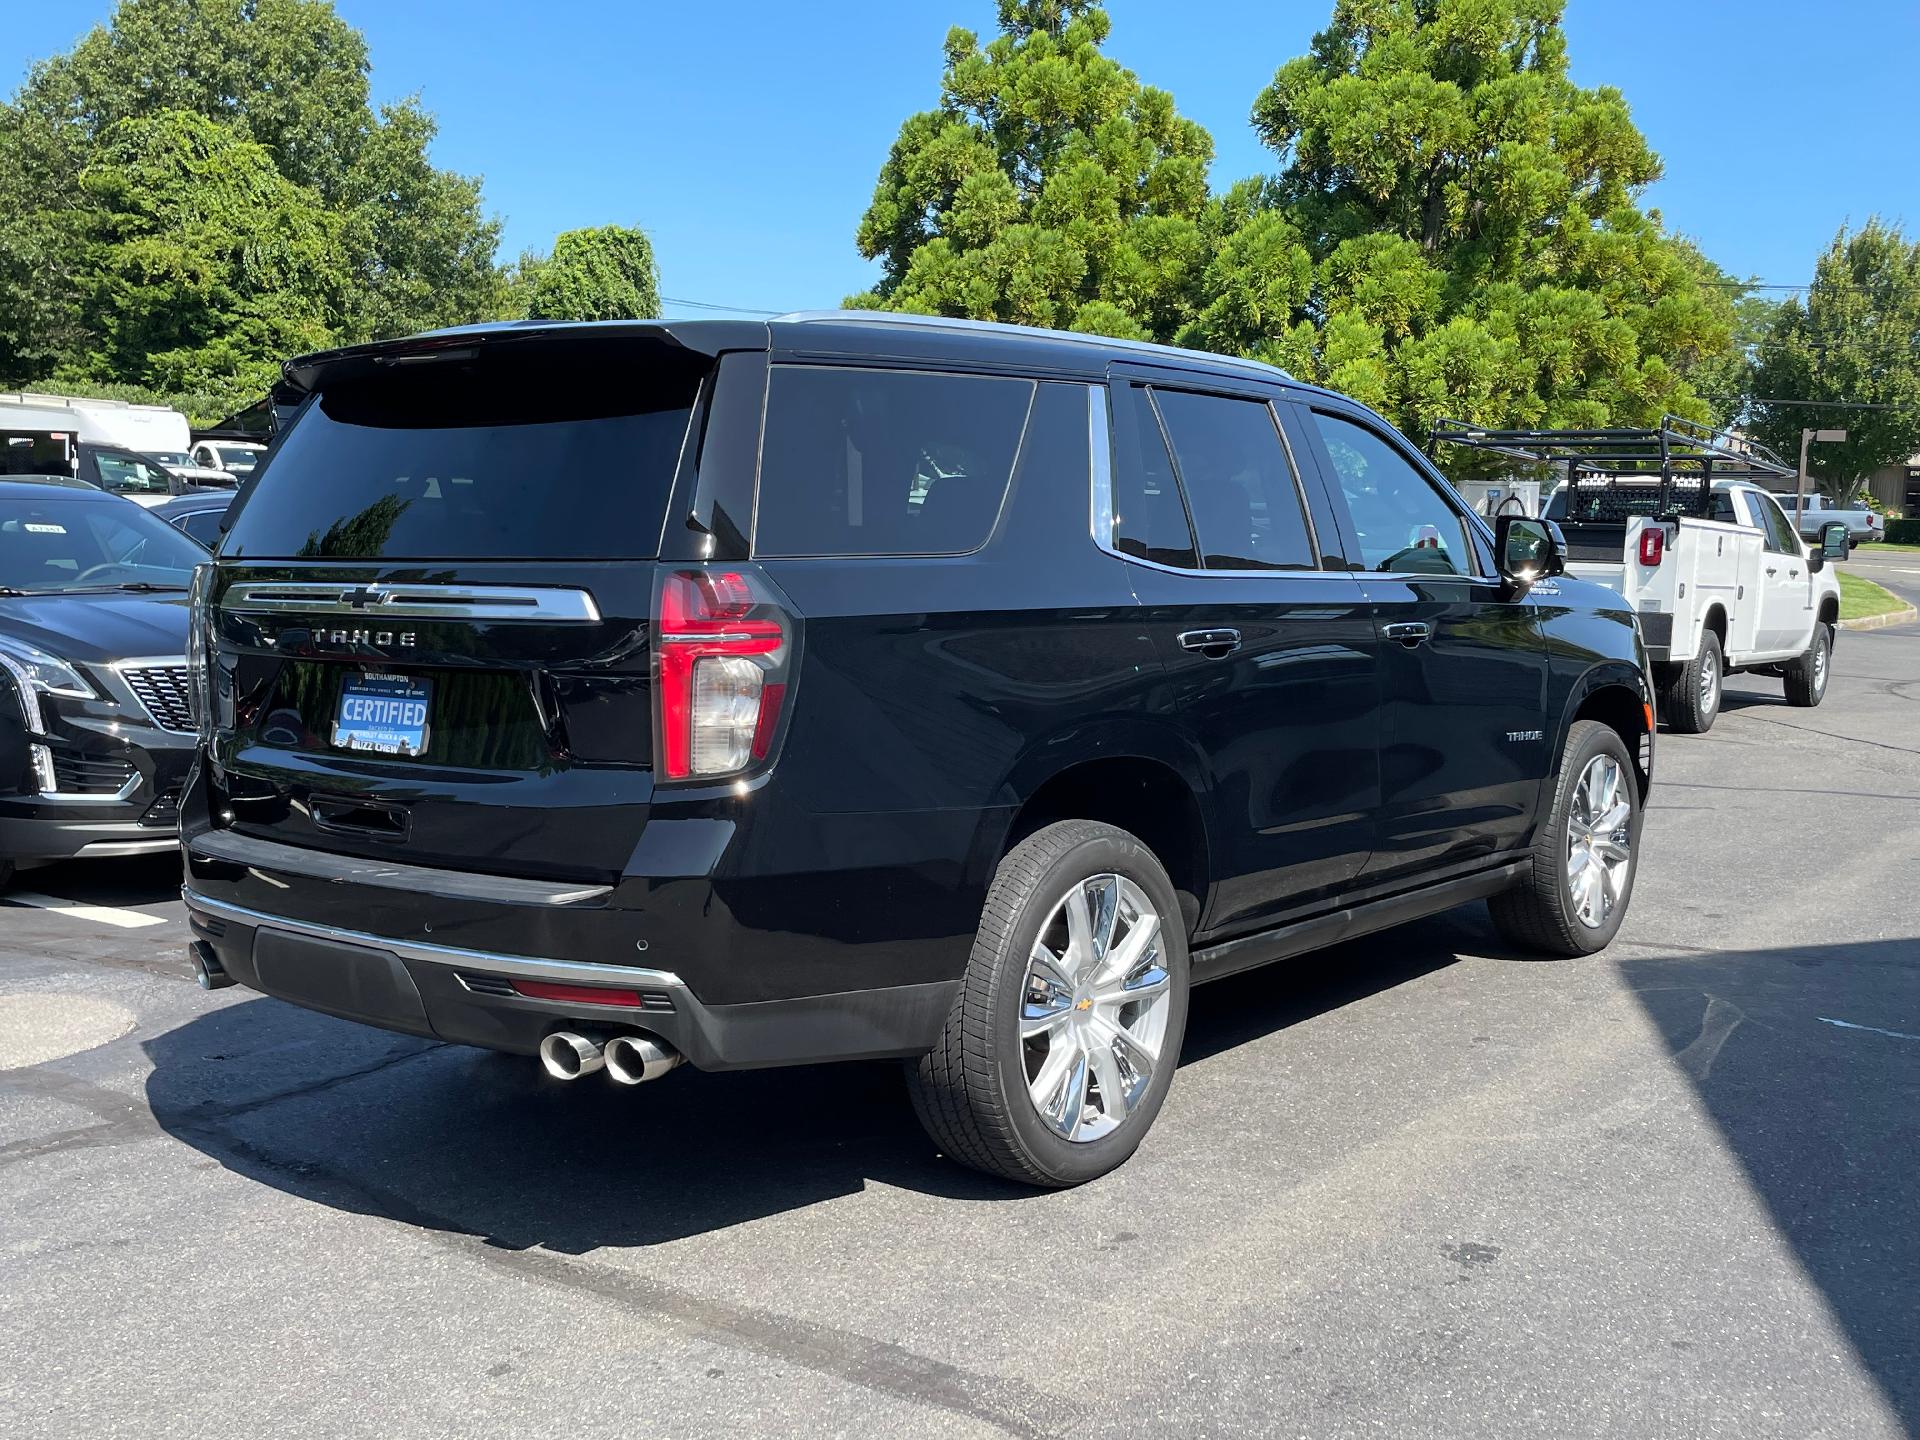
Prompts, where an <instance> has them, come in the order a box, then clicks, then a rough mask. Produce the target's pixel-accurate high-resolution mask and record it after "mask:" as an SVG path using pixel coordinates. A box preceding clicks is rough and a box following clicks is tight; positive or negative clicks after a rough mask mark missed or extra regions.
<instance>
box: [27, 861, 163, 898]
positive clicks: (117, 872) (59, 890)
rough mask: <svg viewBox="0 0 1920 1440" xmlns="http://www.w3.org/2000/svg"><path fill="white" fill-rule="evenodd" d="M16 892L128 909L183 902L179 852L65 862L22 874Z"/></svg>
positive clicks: (36, 867) (37, 867)
mask: <svg viewBox="0 0 1920 1440" xmlns="http://www.w3.org/2000/svg"><path fill="white" fill-rule="evenodd" d="M14 888H16V889H19V890H31V891H35V892H37V893H39V894H42V895H57V896H59V897H60V898H61V899H62V900H71V901H73V902H74V903H75V904H76V905H111V906H114V907H116V908H121V909H126V908H130V907H132V906H136V905H159V904H162V903H164V902H166V901H169V900H178V899H179V898H180V852H179V851H177V850H170V851H167V852H165V853H163V854H159V855H123V856H120V857H119V858H118V859H114V860H66V861H62V862H60V863H59V864H55V865H39V866H35V867H34V868H33V869H31V870H22V871H20V872H19V874H18V875H16V876H15V878H14Z"/></svg>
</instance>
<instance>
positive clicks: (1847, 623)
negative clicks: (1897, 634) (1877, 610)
mask: <svg viewBox="0 0 1920 1440" xmlns="http://www.w3.org/2000/svg"><path fill="white" fill-rule="evenodd" d="M1915 620H1920V610H1916V609H1915V608H1914V607H1913V606H1911V605H1909V606H1907V608H1906V609H1904V610H1889V611H1887V613H1886V614H1884V615H1862V616H1861V617H1860V618H1859V619H1858V620H1842V621H1841V622H1840V628H1841V629H1842V630H1884V629H1886V628H1887V627H1888V626H1889V625H1906V624H1910V623H1911V622H1913V621H1915Z"/></svg>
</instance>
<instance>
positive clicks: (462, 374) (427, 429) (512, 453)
mask: <svg viewBox="0 0 1920 1440" xmlns="http://www.w3.org/2000/svg"><path fill="white" fill-rule="evenodd" d="M702 368H704V364H703V362H701V361H699V360H697V359H696V358H695V357H692V356H690V355H688V354H687V353H686V352H681V351H678V350H666V349H665V348H664V347H661V346H658V345H653V344H639V345H636V344H634V343H633V342H630V341H628V342H619V341H589V340H578V341H563V342H561V343H558V344H546V345H529V344H521V345H513V344H510V343H504V344H501V345H500V346H499V347H498V353H490V352H489V350H488V348H487V347H479V349H478V352H477V354H476V356H474V357H472V358H470V359H467V360H450V361H435V362H432V363H426V364H419V365H417V366H403V365H390V366H386V367H383V368H379V369H376V370H374V371H373V372H372V373H371V374H364V375H359V376H356V377H354V378H352V379H348V380H343V381H341V382H339V383H336V384H332V385H327V386H326V387H325V388H323V390H322V391H321V393H320V394H319V395H317V396H316V397H315V398H314V399H313V401H312V402H311V403H309V404H308V405H307V406H306V408H305V409H304V410H302V411H301V412H300V416H299V418H298V419H297V420H295V421H294V423H293V426H292V428H291V429H289V430H288V431H287V433H286V435H285V436H284V437H283V438H282V439H281V441H280V445H279V449H278V451H277V452H276V454H275V455H274V459H273V464H272V465H270V466H268V467H267V469H266V470H265V471H263V472H262V474H261V477H260V480H259V483H258V485H257V486H256V487H255V489H254V491H253V492H252V493H251V494H250V495H248V496H247V497H245V499H243V500H242V501H241V502H240V505H239V512H238V514H237V515H236V517H235V519H234V522H233V526H232V528H231V530H229V532H228V534H227V537H226V543H225V546H224V549H223V554H225V555H227V556H229V557H238V558H242V559H257V558H269V559H284V558H290V557H307V556H312V557H339V558H342V559H376V558H379V559H405V560H495V559H558V560H575V559H579V560H586V559H603V560H623V559H648V558H651V557H652V556H653V555H655V554H656V553H657V552H658V549H659V542H660V530H661V525H662V522H663V520H664V519H665V515H666V506H667V500H668V495H669V492H670V491H671V489H672V485H673V473H674V468H675V464H676V462H677V460H678V457H679V452H680V445H681V441H682V439H683V438H684V436H685V434H686V429H687V422H688V418H689V416H690V414H691V412H692V407H693V402H694V397H695V395H696V393H697V391H698V388H699V381H700V374H701V370H702Z"/></svg>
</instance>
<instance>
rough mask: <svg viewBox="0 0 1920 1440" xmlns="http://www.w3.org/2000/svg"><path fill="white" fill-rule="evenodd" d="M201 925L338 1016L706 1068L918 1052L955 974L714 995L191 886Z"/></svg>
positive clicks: (651, 973) (275, 987) (187, 893)
mask: <svg viewBox="0 0 1920 1440" xmlns="http://www.w3.org/2000/svg"><path fill="white" fill-rule="evenodd" d="M182 894H183V898H184V899H185V901H186V904H187V918H188V923H189V924H190V926H191V927H192V930H193V933H194V936H195V938H196V939H198V940H202V941H205V942H206V943H207V944H208V945H209V946H211V947H212V949H213V952H214V954H215V956H216V957H218V959H219V961H220V964H221V967H222V968H223V969H225V970H226V972H227V973H228V974H229V975H231V976H232V977H233V978H234V979H235V980H237V981H239V982H240V983H241V984H242V985H246V986H248V987H249V988H251V989H254V990H258V991H260V992H261V993H262V994H266V995H272V996H275V997H276V998H279V999H282V1000H287V1001H290V1002H291V1003H293V1004H296V1005H302V1006H305V1007H306V1008H308V1009H310V1010H318V1011H321V1012H322V1013H324V1014H328V1015H337V1016H339V1017H340V1018H342V1019H346V1020H355V1021H359V1022H360V1023H362V1024H365V1025H375V1026H378V1027H380V1028H381V1029H385V1030H397V1031H400V1032H402V1033H405V1034H409V1035H422V1036H428V1037H431V1038H434V1039H439V1040H447V1041H451V1042H454V1043H456V1044H462V1045H478V1046H483V1047H485V1048H487V1049H491V1050H505V1051H510V1052H513V1053H517V1054H525V1055H531V1054H533V1053H534V1051H535V1050H536V1049H537V1048H538V1047H539V1044H540V1039H541V1037H542V1036H544V1035H546V1034H547V1033H548V1032H549V1031H551V1030H554V1029H557V1028H560V1027H562V1026H566V1027H569V1028H575V1029H586V1030H595V1029H597V1030H602V1031H606V1032H609V1033H611V1032H615V1031H622V1030H645V1031H648V1032H649V1033H651V1034H655V1035H658V1036H660V1037H661V1038H662V1039H664V1040H666V1041H667V1042H669V1043H670V1044H672V1045H673V1046H674V1047H675V1048H676V1049H678V1050H679V1051H680V1052H681V1053H682V1054H683V1055H685V1056H686V1057H687V1059H688V1060H690V1061H691V1062H692V1063H693V1064H694V1065H695V1066H696V1067H698V1068H699V1069H702V1070H740V1069H752V1068H757V1067H761V1066H773V1065H802V1064H809V1063H812V1062H816V1061H823V1060H861V1059H876V1058H882V1057H889V1056H907V1055H917V1054H921V1053H923V1052H924V1051H926V1050H927V1049H929V1048H930V1047H931V1046H932V1045H933V1043H934V1040H935V1038H936V1037H937V1036H938V1035H939V1033H940V1027H941V1026H942V1024H943V1023H944V1022H945V1020H946V1017H947V1013H948V1011H949V1010H950V1009H951V1008H952V1005H953V1000H954V995H955V992H956V991H957V989H958V987H959V983H960V982H959V981H958V980H948V981H935V982H931V983H927V984H920V985H900V986H890V987H885V988H881V989H873V990H856V991H848V992H845V993H842V994H836V995H808V996H801V997H796V998H792V999H785V1000H764V1001H758V1002H752V1003H747V1004H740V1005H708V1004H705V1003H703V1002H702V1001H701V999H700V998H699V996H697V995H695V994H694V992H693V990H692V988H691V987H690V986H688V985H687V983H686V982H685V981H684V980H682V979H681V978H680V977H679V976H678V975H675V974H673V973H672V972H671V971H665V970H650V969H643V968H640V967H636V966H624V965H600V964H594V963H591V962H586V961H575V960H560V959H552V958H547V957H540V956H531V955H504V954H499V953H496V952H492V951H484V950H469V949H463V948H459V947H455V946H446V945H435V944H429V943H426V942H422V941H403V940H397V939H394V938H393V937H390V936H381V935H373V934H367V933H365V932H361V931H354V930H342V929H339V928H337V927H332V926H322V925H311V924H305V923H302V922H299V921H294V920H288V919H286V918H284V917H281V916H275V915H269V914H266V913H264V912H261V911H256V910H251V909H247V908H245V907H242V906H237V905H231V904H226V903H224V902H221V901H218V900H213V899H210V898H208V897H207V896H205V895H201V894H198V893H196V892H195V891H194V890H193V889H192V888H191V887H189V888H187V889H186V890H184V891H183V892H182ZM516 980H525V981H544V982H548V983H555V982H557V983H561V984H568V985H574V986H603V987H610V989H609V993H610V994H612V993H616V992H617V991H630V992H636V993H637V994H638V997H639V1001H640V1003H639V1004H638V1005H632V1004H617V1005H611V1004H610V1005H596V1004H582V1003H581V1002H580V1001H579V1000H578V999H570V1000H566V1001H558V1000H544V999H533V998H530V997H528V996H525V995H521V994H518V993H516V991H515V989H514V981H516Z"/></svg>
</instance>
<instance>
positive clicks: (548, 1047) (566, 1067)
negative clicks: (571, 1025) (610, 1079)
mask: <svg viewBox="0 0 1920 1440" xmlns="http://www.w3.org/2000/svg"><path fill="white" fill-rule="evenodd" d="M606 1063H607V1057H606V1052H605V1051H604V1050H602V1049H601V1048H600V1042H599V1041H598V1040H590V1039H588V1038H587V1037H586V1036H585V1035H577V1034H575V1033H574V1032H573V1031H571V1030H556V1031H554V1032H553V1033H552V1034H551V1035H549V1036H547V1037H546V1039H544V1040H542V1041H541V1042H540V1064H541V1065H542V1066H543V1067H545V1069H546V1072H547V1074H549V1075H551V1076H552V1077H553V1078H554V1079H556V1080H578V1079H579V1078H580V1077H581V1076H582V1075H591V1074H592V1073H593V1072H594V1071H596V1070H598V1069H599V1068H600V1067H601V1066H602V1065H604V1064H606Z"/></svg>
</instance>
